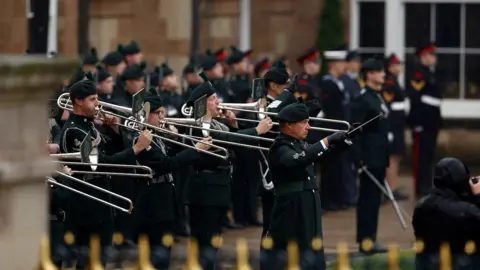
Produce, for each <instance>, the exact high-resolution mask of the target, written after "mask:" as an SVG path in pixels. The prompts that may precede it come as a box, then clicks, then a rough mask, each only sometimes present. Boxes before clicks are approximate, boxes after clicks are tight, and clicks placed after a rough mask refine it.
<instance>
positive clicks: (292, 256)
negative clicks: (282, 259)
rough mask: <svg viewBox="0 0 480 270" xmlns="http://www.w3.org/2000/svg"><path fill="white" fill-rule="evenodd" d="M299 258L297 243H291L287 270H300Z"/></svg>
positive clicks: (288, 250)
mask: <svg viewBox="0 0 480 270" xmlns="http://www.w3.org/2000/svg"><path fill="white" fill-rule="evenodd" d="M299 257H300V255H299V254H298V245H297V243H295V242H293V241H290V242H289V243H288V245H287V267H286V268H285V270H300V260H299Z"/></svg>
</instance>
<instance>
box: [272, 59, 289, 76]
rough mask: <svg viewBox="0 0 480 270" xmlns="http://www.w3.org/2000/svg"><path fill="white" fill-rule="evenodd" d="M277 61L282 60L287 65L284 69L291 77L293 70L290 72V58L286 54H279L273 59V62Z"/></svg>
mask: <svg viewBox="0 0 480 270" xmlns="http://www.w3.org/2000/svg"><path fill="white" fill-rule="evenodd" d="M278 62H282V63H283V64H284V65H285V66H286V67H287V68H286V70H287V72H288V75H290V77H291V76H292V75H293V72H292V67H291V66H290V60H288V58H287V57H286V56H280V57H279V58H278V59H276V60H275V61H273V63H278Z"/></svg>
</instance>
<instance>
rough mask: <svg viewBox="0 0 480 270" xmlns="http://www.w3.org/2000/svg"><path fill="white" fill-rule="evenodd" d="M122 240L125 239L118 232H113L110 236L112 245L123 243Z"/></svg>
mask: <svg viewBox="0 0 480 270" xmlns="http://www.w3.org/2000/svg"><path fill="white" fill-rule="evenodd" d="M124 240H125V239H124V238H123V234H121V233H119V232H116V233H114V234H113V236H112V242H113V244H114V245H117V246H118V245H121V244H123V241H124Z"/></svg>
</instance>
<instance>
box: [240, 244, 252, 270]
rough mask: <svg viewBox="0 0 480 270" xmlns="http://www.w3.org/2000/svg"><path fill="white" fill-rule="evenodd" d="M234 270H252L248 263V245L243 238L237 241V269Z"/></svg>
mask: <svg viewBox="0 0 480 270" xmlns="http://www.w3.org/2000/svg"><path fill="white" fill-rule="evenodd" d="M236 270H252V267H250V264H249V263H248V245H247V241H246V240H245V238H240V239H237V268H236Z"/></svg>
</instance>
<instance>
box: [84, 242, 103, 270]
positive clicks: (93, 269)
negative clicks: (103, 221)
mask: <svg viewBox="0 0 480 270" xmlns="http://www.w3.org/2000/svg"><path fill="white" fill-rule="evenodd" d="M89 255H90V256H89V259H88V264H87V266H86V267H85V270H104V268H103V266H102V262H101V261H100V238H99V237H98V235H92V236H91V237H90V254H89Z"/></svg>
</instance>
